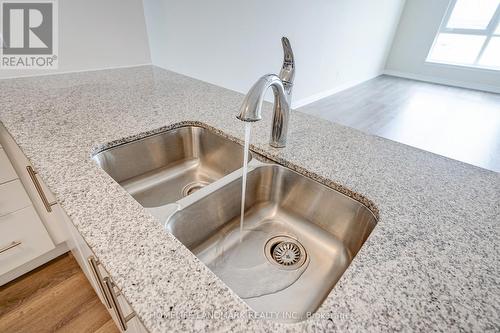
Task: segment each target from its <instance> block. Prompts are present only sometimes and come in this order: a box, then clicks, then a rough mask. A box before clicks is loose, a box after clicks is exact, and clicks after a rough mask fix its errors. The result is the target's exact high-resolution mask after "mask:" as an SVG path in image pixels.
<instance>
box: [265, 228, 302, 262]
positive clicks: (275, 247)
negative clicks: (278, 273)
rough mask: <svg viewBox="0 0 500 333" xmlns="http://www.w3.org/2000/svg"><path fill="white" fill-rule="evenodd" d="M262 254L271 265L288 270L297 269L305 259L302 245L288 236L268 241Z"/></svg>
mask: <svg viewBox="0 0 500 333" xmlns="http://www.w3.org/2000/svg"><path fill="white" fill-rule="evenodd" d="M264 253H265V255H266V258H267V260H269V261H270V262H271V263H272V264H275V265H278V266H279V267H280V268H282V269H289V270H293V269H297V268H299V267H300V266H302V265H303V264H304V262H305V261H306V258H307V254H306V250H305V249H304V247H303V246H302V244H300V243H299V242H298V241H297V240H296V239H293V238H291V237H288V236H276V237H273V238H271V239H270V240H268V241H267V243H266V246H265V248H264Z"/></svg>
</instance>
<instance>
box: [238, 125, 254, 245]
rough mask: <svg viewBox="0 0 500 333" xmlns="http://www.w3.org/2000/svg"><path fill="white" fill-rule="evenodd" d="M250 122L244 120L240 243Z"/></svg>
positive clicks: (243, 216)
mask: <svg viewBox="0 0 500 333" xmlns="http://www.w3.org/2000/svg"><path fill="white" fill-rule="evenodd" d="M251 130H252V123H251V122H245V149H244V153H243V154H244V155H243V179H242V185H241V215H240V243H241V241H242V239H243V222H244V219H245V194H246V190H247V172H248V155H249V148H250V132H251Z"/></svg>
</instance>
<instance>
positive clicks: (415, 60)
mask: <svg viewBox="0 0 500 333" xmlns="http://www.w3.org/2000/svg"><path fill="white" fill-rule="evenodd" d="M448 4H449V0H407V2H406V6H405V8H404V11H403V14H402V16H401V21H400V23H399V27H398V30H397V34H396V37H395V38H394V43H393V45H392V50H391V53H390V56H389V58H388V61H387V67H386V68H387V73H388V74H393V75H398V76H403V77H409V78H415V79H421V80H425V81H431V82H437V83H443V84H450V85H456V86H461V87H466V88H473V89H482V90H488V91H494V92H500V73H499V72H498V71H492V70H484V69H473V68H466V67H459V66H448V65H439V64H430V63H426V62H425V59H426V58H427V54H428V53H429V50H430V48H431V46H432V43H433V42H434V38H435V36H436V33H437V31H438V29H439V26H440V24H441V21H442V19H443V16H444V14H445V12H446V9H447V8H448Z"/></svg>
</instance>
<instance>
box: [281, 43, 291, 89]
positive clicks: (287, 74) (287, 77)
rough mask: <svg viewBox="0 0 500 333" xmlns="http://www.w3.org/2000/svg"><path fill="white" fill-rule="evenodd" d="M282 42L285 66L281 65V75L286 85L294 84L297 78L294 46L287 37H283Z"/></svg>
mask: <svg viewBox="0 0 500 333" xmlns="http://www.w3.org/2000/svg"><path fill="white" fill-rule="evenodd" d="M281 44H282V45H283V66H282V67H281V71H280V75H279V77H280V79H281V80H282V81H283V83H285V85H286V84H288V85H292V84H293V80H294V78H295V60H294V57H293V51H292V46H291V45H290V41H289V40H288V38H286V37H282V38H281Z"/></svg>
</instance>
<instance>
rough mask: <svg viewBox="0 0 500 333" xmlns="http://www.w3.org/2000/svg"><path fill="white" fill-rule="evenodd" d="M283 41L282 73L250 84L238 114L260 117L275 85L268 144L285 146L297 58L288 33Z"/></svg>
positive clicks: (239, 116) (244, 116) (247, 116)
mask: <svg viewBox="0 0 500 333" xmlns="http://www.w3.org/2000/svg"><path fill="white" fill-rule="evenodd" d="M281 43H282V45H283V53H284V59H283V66H282V67H281V71H280V74H279V76H278V75H276V74H267V75H264V76H263V77H261V78H260V79H259V80H258V81H257V82H256V83H255V84H254V85H253V86H252V88H250V91H249V92H248V94H247V95H246V97H245V99H244V100H243V104H242V105H241V109H240V114H239V115H238V116H236V117H237V118H238V119H240V120H243V121H258V120H261V119H262V115H261V109H262V103H263V101H264V96H265V94H266V91H267V89H269V87H272V88H273V93H274V116H273V127H272V131H271V140H270V142H269V144H270V145H271V146H273V147H276V148H283V147H285V145H286V135H287V131H288V121H289V118H290V111H291V107H290V105H291V100H292V88H293V80H294V78H295V61H294V59H293V52H292V47H291V46H290V42H289V41H288V38H286V37H282V38H281Z"/></svg>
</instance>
